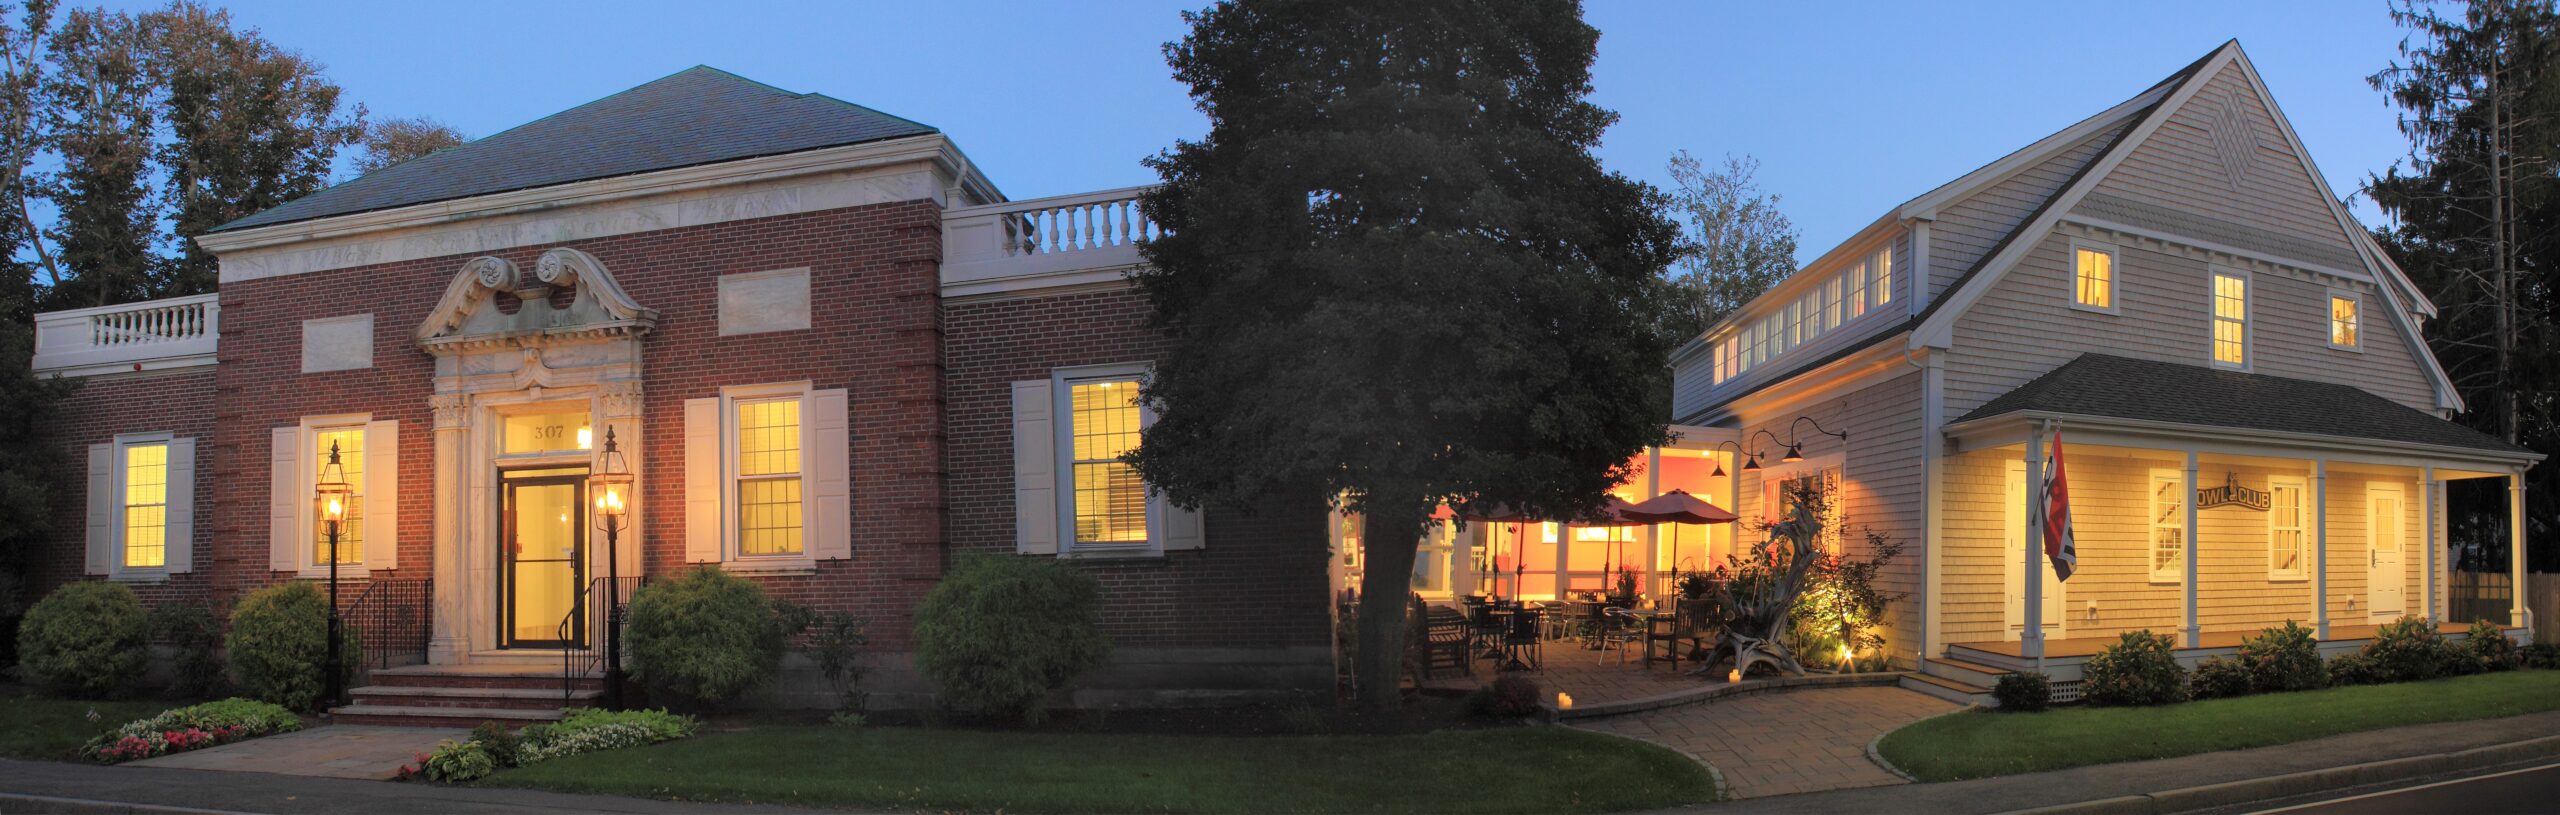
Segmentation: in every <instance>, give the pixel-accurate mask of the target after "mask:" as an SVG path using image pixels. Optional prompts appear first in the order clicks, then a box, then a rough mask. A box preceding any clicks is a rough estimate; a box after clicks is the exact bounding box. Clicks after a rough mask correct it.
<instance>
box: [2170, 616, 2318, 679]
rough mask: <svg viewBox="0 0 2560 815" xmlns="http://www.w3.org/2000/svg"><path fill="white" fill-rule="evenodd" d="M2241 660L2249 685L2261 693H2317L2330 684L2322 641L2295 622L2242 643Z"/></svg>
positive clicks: (2259, 634)
mask: <svg viewBox="0 0 2560 815" xmlns="http://www.w3.org/2000/svg"><path fill="white" fill-rule="evenodd" d="M2239 660H2240V664H2241V665H2242V666H2244V667H2246V668H2247V669H2248V671H2249V685H2250V686H2251V687H2253V688H2256V689H2257V690H2258V692H2260V693H2276V692H2282V691H2297V690H2317V689H2319V688H2322V687H2326V686H2327V685H2328V684H2329V670H2328V666H2327V665H2323V664H2321V662H2320V640H2319V638H2318V637H2316V636H2313V633H2312V631H2311V629H2308V628H2304V627H2302V626H2301V625H2300V624H2298V623H2295V622H2294V621H2292V620H2286V621H2285V623H2284V627H2283V628H2269V629H2266V630H2264V631H2260V632H2258V635H2257V636H2255V637H2250V638H2248V639H2246V640H2242V641H2241V642H2240V653H2239ZM2199 667H2201V666H2199Z"/></svg>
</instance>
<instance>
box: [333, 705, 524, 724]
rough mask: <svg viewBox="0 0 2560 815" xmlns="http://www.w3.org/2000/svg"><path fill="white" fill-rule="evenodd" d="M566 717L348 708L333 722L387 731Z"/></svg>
mask: <svg viewBox="0 0 2560 815" xmlns="http://www.w3.org/2000/svg"><path fill="white" fill-rule="evenodd" d="M563 715H566V714H564V713H562V712H561V711H560V710H559V709H558V708H553V709H550V710H512V709H507V708H470V707H407V706H401V705H362V704H358V705H347V706H345V707H334V708H330V709H329V719H330V721H332V722H335V723H337V724H371V725H383V726H386V727H450V728H457V729H466V730H467V729H470V728H473V727H477V726H479V725H480V723H481V722H497V723H499V724H503V725H506V726H508V727H523V726H525V725H529V724H541V723H543V722H556V721H559V720H560V717H561V716H563Z"/></svg>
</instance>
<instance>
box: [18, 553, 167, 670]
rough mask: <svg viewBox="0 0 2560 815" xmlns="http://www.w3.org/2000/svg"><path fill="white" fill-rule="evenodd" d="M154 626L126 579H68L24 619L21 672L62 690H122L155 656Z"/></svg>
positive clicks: (20, 630) (20, 629) (20, 634)
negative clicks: (152, 654)
mask: <svg viewBox="0 0 2560 815" xmlns="http://www.w3.org/2000/svg"><path fill="white" fill-rule="evenodd" d="M150 631H151V629H150V623H149V618H148V616H147V615H146V614H145V613H144V612H143V610H142V602H141V601H139V600H135V599H134V598H133V590H132V589H128V588H125V587H124V585H123V584H119V583H107V582H102V581H94V580H90V581H81V582H78V583H70V584H65V585H64V586H63V587H62V588H59V589H55V590H54V591H53V593H52V594H48V595H45V596H44V599H43V600H39V601H36V604H35V607H34V608H30V609H27V616H26V619H24V620H21V621H19V623H18V672H19V675H20V676H21V678H23V679H25V680H26V682H27V684H30V685H34V686H36V687H39V688H42V689H44V690H45V692H47V693H52V694H55V695H57V696H72V697H78V698H82V699H96V698H102V697H108V696H116V695H120V694H123V693H124V692H126V691H129V690H131V689H132V688H133V685H134V683H135V682H136V681H138V680H140V679H141V678H142V669H143V668H144V667H145V666H146V665H147V664H149V662H150V652H149V651H146V650H144V649H145V647H146V646H147V645H149V643H150Z"/></svg>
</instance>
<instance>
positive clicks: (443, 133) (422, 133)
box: [355, 116, 471, 175]
mask: <svg viewBox="0 0 2560 815" xmlns="http://www.w3.org/2000/svg"><path fill="white" fill-rule="evenodd" d="M470 140H471V137H470V136H466V135H463V133H462V131H460V130H456V129H454V128H453V126H452V125H448V124H445V123H443V122H439V121H436V120H434V119H431V118H428V117H425V116H409V117H401V118H391V119H377V120H374V122H373V123H372V124H368V125H365V128H364V138H363V139H362V140H361V145H362V147H363V148H364V149H363V151H362V152H359V153H357V154H356V160H355V170H356V175H364V174H366V173H370V172H373V171H375V170H379V169H382V168H384V167H389V166H391V165H394V164H398V163H400V162H403V161H408V160H410V159H413V158H417V157H419V156H423V155H426V154H428V153H433V152H435V151H438V150H442V149H445V148H448V147H460V146H462V143H463V142H467V141H470Z"/></svg>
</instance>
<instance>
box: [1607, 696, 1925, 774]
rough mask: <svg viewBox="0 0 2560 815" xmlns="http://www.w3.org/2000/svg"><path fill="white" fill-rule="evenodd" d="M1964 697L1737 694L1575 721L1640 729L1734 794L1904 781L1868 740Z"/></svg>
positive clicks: (1623, 731) (1613, 729) (1637, 733)
mask: <svg viewBox="0 0 2560 815" xmlns="http://www.w3.org/2000/svg"><path fill="white" fill-rule="evenodd" d="M1958 707H1961V706H1960V705H1957V704H1955V703H1953V702H1948V701H1945V700H1942V699H1938V698H1936V697H1932V696H1927V695H1924V694H1921V693H1918V692H1915V691H1908V690H1903V689H1901V688H1895V687H1864V688H1823V689H1816V690H1798V691H1788V692H1783V693H1764V694H1756V695H1751V696H1738V697H1734V698H1731V699H1724V700H1719V701H1715V702H1709V703H1704V704H1691V705H1681V706H1679V707H1671V708H1663V709H1661V710H1654V711H1647V712H1643V713H1631V714H1627V715H1624V716H1610V717H1606V718H1598V719H1583V720H1578V721H1573V722H1570V724H1571V726H1573V727H1579V728H1582V729H1585V730H1593V731H1598V732H1603V733H1615V734H1618V735H1622V736H1633V737H1636V738H1639V739H1643V740H1645V741H1650V742H1653V743H1655V744H1660V745H1662V746H1665V747H1669V748H1671V749H1674V750H1679V751H1681V752H1684V753H1688V754H1689V755H1692V756H1696V757H1697V758H1698V759H1699V760H1701V761H1705V762H1706V763H1707V764H1708V765H1710V766H1713V767H1715V768H1716V770H1717V771H1718V772H1720V773H1722V774H1723V775H1724V783H1725V786H1726V788H1727V789H1728V790H1729V791H1730V792H1731V793H1732V794H1733V797H1735V798H1757V797H1761V796H1766V795H1792V794H1795V793H1801V792H1819V791H1822V790H1836V789H1848V788H1852V787H1874V786H1882V785H1886V784H1900V783H1903V780H1902V778H1901V777H1900V776H1896V775H1894V774H1893V773H1890V772H1886V771H1885V769H1884V768H1883V767H1879V766H1876V764H1875V762H1873V761H1869V760H1867V743H1868V742H1871V741H1874V740H1875V737H1876V736H1878V735H1881V734H1883V733H1885V732H1887V731H1890V730H1893V729H1894V728H1897V727H1901V726H1903V725H1906V724H1910V723H1912V722H1916V721H1919V720H1921V719H1925V718H1928V717H1931V716H1935V715H1938V714H1940V713H1945V712H1948V711H1951V710H1955V709H1957V708H1958Z"/></svg>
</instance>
